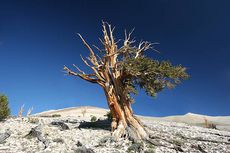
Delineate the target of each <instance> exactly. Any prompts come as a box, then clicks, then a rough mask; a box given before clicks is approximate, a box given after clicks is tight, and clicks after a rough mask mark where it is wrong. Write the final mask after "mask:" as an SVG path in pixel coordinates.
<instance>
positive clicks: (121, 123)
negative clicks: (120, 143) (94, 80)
mask: <svg viewBox="0 0 230 153" xmlns="http://www.w3.org/2000/svg"><path fill="white" fill-rule="evenodd" d="M113 89H114V88H113ZM113 89H110V91H112V92H111V93H110V92H108V90H106V89H104V91H105V95H106V98H107V102H108V106H109V109H110V111H111V114H112V123H111V127H112V132H113V133H112V135H113V136H114V138H115V140H118V139H119V138H120V137H123V136H126V137H128V138H129V139H131V140H133V141H139V140H144V139H147V138H148V134H147V132H146V130H145V129H144V127H143V125H142V124H141V123H140V121H139V120H138V119H137V118H136V117H135V116H134V114H133V111H132V109H131V103H130V101H127V99H126V96H125V95H121V96H120V100H118V98H119V97H118V96H117V94H116V92H115V91H114V90H113Z"/></svg>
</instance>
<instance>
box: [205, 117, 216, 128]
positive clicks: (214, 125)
mask: <svg viewBox="0 0 230 153" xmlns="http://www.w3.org/2000/svg"><path fill="white" fill-rule="evenodd" d="M204 124H205V127H206V128H210V129H216V124H214V123H210V122H209V121H208V120H207V119H206V118H204Z"/></svg>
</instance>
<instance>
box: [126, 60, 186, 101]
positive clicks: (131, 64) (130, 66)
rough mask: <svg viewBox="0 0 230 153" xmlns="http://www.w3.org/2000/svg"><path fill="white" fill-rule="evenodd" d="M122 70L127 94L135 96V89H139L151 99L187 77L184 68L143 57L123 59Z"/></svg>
mask: <svg viewBox="0 0 230 153" xmlns="http://www.w3.org/2000/svg"><path fill="white" fill-rule="evenodd" d="M122 69H123V71H124V73H125V75H126V77H125V79H124V81H123V83H124V84H125V86H126V90H127V91H128V93H129V94H130V93H133V94H137V89H136V88H137V87H140V88H141V89H144V90H145V91H146V93H147V95H150V96H153V97H154V96H156V94H157V93H158V92H160V91H162V90H163V89H164V88H169V89H171V88H174V87H175V86H176V85H177V84H179V83H181V80H184V79H187V78H188V77H189V75H188V74H187V73H186V68H185V67H183V66H181V65H176V66H173V65H172V64H171V63H170V62H169V61H158V60H154V59H151V58H148V57H145V56H141V57H138V58H127V59H125V60H124V61H123V63H122ZM129 94H128V95H129Z"/></svg>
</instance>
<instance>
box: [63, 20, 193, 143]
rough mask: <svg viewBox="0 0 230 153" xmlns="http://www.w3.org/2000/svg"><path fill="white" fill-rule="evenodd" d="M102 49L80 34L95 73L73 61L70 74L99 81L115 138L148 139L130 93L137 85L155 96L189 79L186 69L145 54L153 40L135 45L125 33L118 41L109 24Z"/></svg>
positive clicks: (65, 68) (85, 61) (68, 71)
mask: <svg viewBox="0 0 230 153" xmlns="http://www.w3.org/2000/svg"><path fill="white" fill-rule="evenodd" d="M102 29H103V30H102V31H103V39H100V41H101V43H102V45H103V48H102V49H100V48H99V47H97V46H95V45H93V46H94V48H95V49H96V50H97V51H98V54H95V51H94V50H93V49H92V47H90V45H89V44H88V43H87V42H86V41H85V40H84V39H83V37H82V36H81V35H80V34H78V35H79V37H80V38H81V40H82V42H83V44H84V45H85V46H86V48H87V49H88V50H89V53H90V54H89V57H87V58H86V59H87V60H86V59H84V58H83V57H82V56H81V59H82V61H83V62H84V63H85V65H87V66H88V67H89V68H91V70H92V73H91V74H86V73H85V72H84V71H82V70H81V69H80V68H78V67H77V66H76V65H74V64H73V66H74V67H75V68H76V70H77V72H76V71H72V70H71V69H69V68H68V67H66V66H64V70H65V71H66V73H67V74H69V75H73V76H77V77H80V78H81V79H83V80H86V81H88V82H91V83H95V84H98V85H99V86H101V87H102V89H103V90H104V93H105V96H106V98H107V102H108V106H109V109H110V111H111V114H112V123H111V126H112V130H113V131H112V132H113V133H112V135H113V136H114V138H115V139H116V140H118V139H119V138H120V137H122V136H128V137H129V138H130V139H131V140H134V141H135V140H145V139H148V136H149V135H148V132H147V130H146V129H145V127H144V126H143V124H142V123H141V122H140V121H139V120H138V119H137V118H136V117H135V116H134V114H133V110H132V108H131V104H132V103H133V102H134V100H133V99H132V97H131V95H132V94H137V88H138V87H140V88H141V89H144V90H145V91H146V93H147V95H150V96H156V93H158V92H160V91H162V90H163V89H164V88H173V87H174V86H175V85H177V84H179V83H180V82H181V80H183V79H187V78H188V74H187V73H186V68H185V67H183V66H181V65H176V66H173V65H172V64H171V63H170V62H169V61H158V60H154V59H151V58H149V57H147V56H145V55H144V53H145V52H146V51H147V50H150V49H153V50H155V49H154V46H153V45H154V43H150V42H148V41H141V42H140V43H138V44H137V45H135V40H134V39H131V33H132V32H130V33H128V34H127V33H126V32H125V38H124V41H123V42H120V41H117V42H116V41H115V38H114V35H113V31H114V28H112V27H111V25H110V24H108V23H105V22H103V24H102Z"/></svg>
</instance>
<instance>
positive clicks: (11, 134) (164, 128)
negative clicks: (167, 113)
mask: <svg viewBox="0 0 230 153" xmlns="http://www.w3.org/2000/svg"><path fill="white" fill-rule="evenodd" d="M89 120H90V119H89V118H88V119H83V118H82V117H31V118H24V119H20V118H14V119H13V118H11V119H7V120H6V121H4V122H0V153H94V152H96V153H119V152H120V153H124V152H138V153H139V152H145V153H164V152H165V153H174V152H175V153H176V152H187V153H192V152H193V153H199V152H201V153H218V152H219V153H230V132H227V131H220V130H215V129H207V128H202V127H196V126H190V125H187V124H184V123H175V122H166V121H152V120H151V121H150V120H147V119H146V120H144V119H142V122H143V123H144V124H145V125H146V127H147V128H148V130H149V133H150V137H151V139H150V140H149V141H148V142H145V143H132V142H131V141H129V140H127V139H124V138H123V139H121V140H120V141H119V142H114V141H113V139H112V138H111V134H110V131H109V126H107V125H108V124H107V123H109V122H107V121H101V122H102V124H101V126H98V125H97V124H90V122H89ZM99 122H100V121H99ZM88 125H95V126H92V127H91V128H89V126H88Z"/></svg>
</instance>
